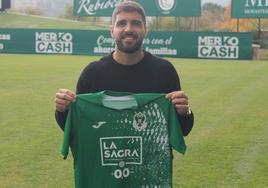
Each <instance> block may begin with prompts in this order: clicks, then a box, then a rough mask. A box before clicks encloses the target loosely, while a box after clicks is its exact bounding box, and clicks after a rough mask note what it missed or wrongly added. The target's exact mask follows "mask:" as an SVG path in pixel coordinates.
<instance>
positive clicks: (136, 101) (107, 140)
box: [62, 91, 186, 188]
mask: <svg viewBox="0 0 268 188" xmlns="http://www.w3.org/2000/svg"><path fill="white" fill-rule="evenodd" d="M69 146H70V148H71V151H72V154H73V158H74V173H75V186H76V187H77V188H170V187H172V148H174V149H175V150H177V151H179V152H180V153H184V152H185V150H186V146H185V143H184V139H183V136H182V133H181V129H180V124H179V122H178V119H177V114H176V110H175V108H174V106H173V105H172V103H171V102H170V101H168V100H167V99H166V98H165V94H152V93H151V94H148V93H147V94H132V93H117V92H110V91H104V92H100V93H93V94H80V95H78V96H77V99H76V102H74V103H72V104H71V105H70V108H69V113H68V117H67V120H66V125H65V131H64V141H63V145H62V155H63V156H64V158H65V159H66V157H67V155H68V150H69Z"/></svg>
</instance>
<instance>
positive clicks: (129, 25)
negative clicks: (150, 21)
mask: <svg viewBox="0 0 268 188" xmlns="http://www.w3.org/2000/svg"><path fill="white" fill-rule="evenodd" d="M131 30H132V25H131V24H130V23H127V24H126V26H125V31H131Z"/></svg>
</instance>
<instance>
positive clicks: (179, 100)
mask: <svg viewBox="0 0 268 188" xmlns="http://www.w3.org/2000/svg"><path fill="white" fill-rule="evenodd" d="M166 98H167V99H168V100H170V101H171V102H172V103H173V104H174V105H175V107H176V110H177V113H178V114H179V115H185V114H186V113H187V112H188V110H189V104H188V96H187V95H186V93H185V92H184V91H173V92H171V93H168V94H167V95H166Z"/></svg>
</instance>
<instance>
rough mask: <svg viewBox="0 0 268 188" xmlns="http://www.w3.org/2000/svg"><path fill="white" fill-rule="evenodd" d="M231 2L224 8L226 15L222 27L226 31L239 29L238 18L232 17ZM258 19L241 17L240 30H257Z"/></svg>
mask: <svg viewBox="0 0 268 188" xmlns="http://www.w3.org/2000/svg"><path fill="white" fill-rule="evenodd" d="M231 11H232V7H231V3H229V4H228V5H227V7H226V8H225V10H224V17H223V20H222V22H221V24H220V28H221V29H222V30H225V31H233V32H234V31H237V19H235V18H231ZM256 29H257V20H256V19H244V18H243V19H239V31H241V32H245V31H256Z"/></svg>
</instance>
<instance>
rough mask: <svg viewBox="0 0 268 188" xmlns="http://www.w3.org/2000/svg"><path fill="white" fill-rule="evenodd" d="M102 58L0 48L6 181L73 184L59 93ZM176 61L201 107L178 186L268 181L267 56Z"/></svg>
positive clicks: (0, 179)
mask: <svg viewBox="0 0 268 188" xmlns="http://www.w3.org/2000/svg"><path fill="white" fill-rule="evenodd" d="M96 58H98V57H94V58H93V57H87V56H56V55H55V56H46V55H44V56H41V55H14V54H0V73H1V74H0V80H1V82H0V83H1V87H0V100H1V101H0V104H1V108H0V130H1V131H0V139H1V142H0V151H1V152H0V169H1V170H0V187H1V188H17V187H20V188H36V187H38V188H39V187H42V188H43V187H49V188H51V187H53V188H54V187H59V188H61V187H62V188H66V187H73V170H72V158H71V157H69V158H68V160H67V161H64V160H63V159H62V158H61V155H60V152H59V149H60V146H61V142H62V131H61V130H60V129H59V128H58V126H57V125H56V123H55V121H54V95H55V92H56V91H57V89H58V88H60V87H62V88H70V89H74V88H75V83H76V80H77V78H78V76H79V73H80V71H81V69H82V68H83V67H84V66H85V65H86V64H87V63H88V62H89V61H92V60H93V59H96ZM171 61H172V62H173V63H174V66H175V67H176V69H177V70H178V72H179V73H180V76H181V82H182V85H183V89H184V90H185V91H186V92H187V93H188V94H189V97H190V104H191V107H192V109H193V111H194V113H195V126H194V129H193V130H192V132H191V133H190V135H189V136H188V137H186V142H187V146H188V150H187V153H186V155H184V156H182V155H180V154H178V153H175V158H174V187H175V188H180V187H182V188H185V187H186V188H195V187H209V188H210V187H211V188H214V187H216V188H217V187H220V188H223V187H226V188H230V187H238V188H240V187H241V188H253V187H254V188H255V187H256V188H262V187H268V178H267V177H268V160H267V158H268V136H267V135H268V100H267V96H268V87H267V81H268V74H267V70H268V63H267V62H265V61H224V60H222V61H220V60H193V59H171ZM163 76H164V75H163Z"/></svg>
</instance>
